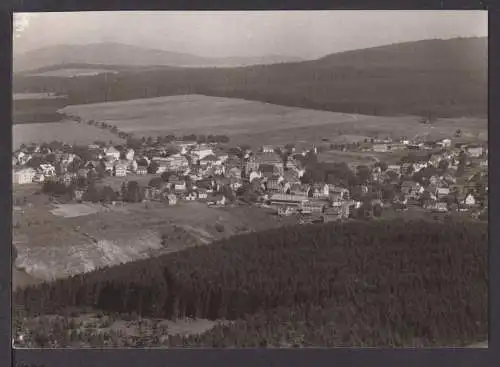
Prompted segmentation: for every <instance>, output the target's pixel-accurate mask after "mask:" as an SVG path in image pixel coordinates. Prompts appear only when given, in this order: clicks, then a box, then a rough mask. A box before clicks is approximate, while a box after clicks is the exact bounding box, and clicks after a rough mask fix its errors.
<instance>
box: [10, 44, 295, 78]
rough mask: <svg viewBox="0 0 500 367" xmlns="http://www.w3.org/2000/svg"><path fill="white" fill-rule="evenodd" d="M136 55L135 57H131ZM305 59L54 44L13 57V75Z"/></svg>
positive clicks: (129, 46)
mask: <svg viewBox="0 0 500 367" xmlns="http://www.w3.org/2000/svg"><path fill="white" fill-rule="evenodd" d="M131 55H133V57H131ZM288 61H302V59H299V58H295V57H289V56H280V55H264V56H261V57H244V56H243V57H238V56H234V57H203V56H198V55H193V54H188V53H181V52H174V51H167V50H160V49H154V48H146V47H141V46H133V45H127V44H122V43H116V42H103V43H94V44H86V45H67V44H65V45H54V46H46V47H42V48H39V49H35V50H31V51H26V52H23V53H18V54H14V64H13V67H14V72H23V71H29V70H33V69H39V68H43V67H49V66H52V65H57V64H101V65H127V66H150V65H158V66H175V67H214V66H219V67H222V66H224V67H236V66H246V65H256V64H272V63H280V62H288Z"/></svg>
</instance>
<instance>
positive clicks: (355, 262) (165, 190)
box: [7, 10, 489, 349]
mask: <svg viewBox="0 0 500 367" xmlns="http://www.w3.org/2000/svg"><path fill="white" fill-rule="evenodd" d="M13 27H14V28H13V40H12V43H13V63H12V70H13V75H12V100H13V105H12V106H13V107H12V123H13V126H12V141H13V144H12V343H13V347H14V348H160V349H170V348H284V349H285V348H338V347H349V348H367V347H368V348H370V347H377V348H445V347H467V348H487V347H488V328H489V325H488V322H489V320H488V313H489V307H488V303H489V299H488V273H489V268H488V15H487V12H486V11H466V10H460V11H459V10H457V11H444V10H440V11H437V10H432V11H431V10H428V11H409V10H408V11H402V10H391V11H368V10H364V11H361V10H358V11H353V10H328V11H218V12H217V11H127V12H126V11H100V12H97V11H93V12H91V11H86V12H45V13H43V12H42V13H40V12H39V13H15V14H14V24H13ZM9 39H10V38H9ZM7 154H9V152H7ZM7 157H8V155H7ZM7 159H8V158H7ZM7 258H8V257H7Z"/></svg>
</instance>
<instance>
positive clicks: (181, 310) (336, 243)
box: [13, 219, 488, 347]
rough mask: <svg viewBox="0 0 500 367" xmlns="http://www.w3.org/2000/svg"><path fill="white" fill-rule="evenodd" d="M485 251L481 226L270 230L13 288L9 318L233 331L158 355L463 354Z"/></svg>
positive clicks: (480, 291)
mask: <svg viewBox="0 0 500 367" xmlns="http://www.w3.org/2000/svg"><path fill="white" fill-rule="evenodd" d="M487 248H488V236H487V223H486V222H472V221H467V222H463V221H459V220H458V219H444V220H441V221H430V220H429V221H411V222H409V221H405V220H402V219H401V220H393V221H352V222H347V223H334V224H321V225H315V224H312V225H302V226H294V227H289V228H280V229H273V230H268V231H264V232H257V233H251V234H246V235H240V236H236V237H232V238H229V239H226V240H222V241H220V242H218V243H215V244H212V245H210V246H202V247H197V248H192V249H187V250H184V251H181V252H178V253H173V254H169V255H165V256H162V257H158V258H150V259H147V260H141V261H136V262H132V263H128V264H124V265H120V266H116V267H111V268H105V269H101V270H97V271H94V272H91V273H88V274H83V275H77V276H73V277H71V278H68V279H62V280H58V281H56V282H53V283H49V284H41V285H37V286H31V287H28V288H25V289H22V290H18V291H16V292H15V293H14V295H13V304H15V305H17V308H16V309H17V312H18V313H17V314H16V315H14V319H16V318H17V319H19V318H20V317H21V315H24V316H30V317H33V316H37V315H49V314H59V315H64V314H65V312H66V311H65V310H67V309H68V308H71V307H73V308H74V307H75V306H77V307H79V308H82V307H83V308H87V309H93V310H95V309H97V310H101V311H102V312H105V313H108V314H114V315H121V316H117V317H118V318H121V317H124V316H123V315H132V314H133V315H136V316H139V317H153V318H167V319H177V318H183V317H190V318H207V319H212V320H231V321H233V322H231V323H229V324H227V323H226V324H221V325H219V326H216V327H215V328H214V329H212V330H210V331H208V332H206V333H204V334H201V335H197V336H189V337H179V336H176V337H171V338H169V339H168V345H170V346H216V347H217V346H218V347H234V346H236V347H241V346H253V347H258V346H270V347H271V346H283V345H285V344H286V343H290V340H292V339H293V340H295V341H294V342H293V343H295V344H297V345H298V346H339V345H345V346H412V345H417V344H418V345H424V346H425V345H426V346H444V345H446V346H451V345H467V344H470V343H473V342H476V341H477V340H481V339H482V338H486V336H487V330H488V297H487V294H488V264H487ZM62 329H63V330H64V328H62ZM38 332H39V333H43V332H44V331H43V330H40V331H38ZM45 332H47V331H45ZM299 336H300V337H299ZM52 337H53V335H52ZM56 338H57V336H56ZM61 338H62V337H61ZM294 338H299V339H300V340H298V341H297V340H296V339H294ZM61 340H62V339H61ZM293 343H292V344H293ZM132 344H133V343H132ZM154 344H155V341H154V340H149V341H148V344H147V345H154Z"/></svg>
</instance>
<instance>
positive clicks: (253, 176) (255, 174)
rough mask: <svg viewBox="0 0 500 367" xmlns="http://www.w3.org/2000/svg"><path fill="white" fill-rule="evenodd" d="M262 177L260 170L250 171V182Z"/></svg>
mask: <svg viewBox="0 0 500 367" xmlns="http://www.w3.org/2000/svg"><path fill="white" fill-rule="evenodd" d="M261 177H262V174H261V173H260V172H256V171H252V172H250V177H249V180H250V182H252V181H253V180H255V179H256V178H261Z"/></svg>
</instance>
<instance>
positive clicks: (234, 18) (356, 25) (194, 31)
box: [14, 11, 488, 59]
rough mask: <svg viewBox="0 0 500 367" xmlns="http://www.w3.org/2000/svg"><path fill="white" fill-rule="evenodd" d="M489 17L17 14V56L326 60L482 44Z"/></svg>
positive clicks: (304, 13)
mask: <svg viewBox="0 0 500 367" xmlns="http://www.w3.org/2000/svg"><path fill="white" fill-rule="evenodd" d="M487 28H488V21H487V12H486V11H268V12H262V11H261V12H250V11H240V12H235V11H224V12H209V11H204V12H194V11H190V12H187V11H186V12H167V11H165V12H163V11H162V12H159V11H155V12H151V11H150V12H137V11H134V12H78V13H77V12H75V13H17V14H15V15H14V53H19V52H24V51H28V50H33V49H37V48H41V47H45V46H50V45H58V44H91V43H99V42H118V43H124V44H129V45H136V46H143V47H149V48H155V49H161V50H168V51H175V52H183V53H190V54H194V55H199V56H204V57H229V56H247V57H248V56H266V55H281V56H293V57H300V58H303V59H314V58H318V57H321V56H324V55H327V54H330V53H334V52H341V51H347V50H353V49H360V48H368V47H374V46H380V45H385V44H391V43H398V42H408V41H417V40H422V39H430V38H442V39H448V38H454V37H482V36H487V34H488V29H487Z"/></svg>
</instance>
